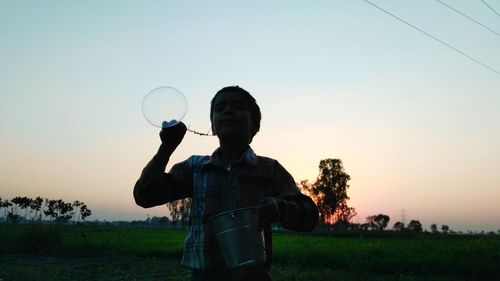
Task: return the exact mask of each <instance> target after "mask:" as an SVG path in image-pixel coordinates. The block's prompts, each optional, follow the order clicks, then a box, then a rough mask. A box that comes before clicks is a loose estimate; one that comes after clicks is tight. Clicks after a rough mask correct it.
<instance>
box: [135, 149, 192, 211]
mask: <svg viewBox="0 0 500 281" xmlns="http://www.w3.org/2000/svg"><path fill="white" fill-rule="evenodd" d="M191 162H192V161H191V158H190V159H188V160H186V161H183V162H181V163H178V164H175V165H174V166H173V167H172V169H171V170H170V172H169V173H165V171H163V170H162V169H161V168H160V167H159V165H158V164H157V163H156V160H155V158H154V157H153V159H151V161H149V163H148V164H147V165H146V167H144V169H143V170H142V173H141V176H140V177H139V179H138V180H137V182H136V184H135V186H134V199H135V202H136V204H137V205H139V206H141V207H144V208H150V207H154V206H158V205H163V204H165V203H167V202H170V201H175V200H178V199H183V198H187V197H190V196H191V195H192V193H193V191H192V190H193V189H192V165H190V164H191Z"/></svg>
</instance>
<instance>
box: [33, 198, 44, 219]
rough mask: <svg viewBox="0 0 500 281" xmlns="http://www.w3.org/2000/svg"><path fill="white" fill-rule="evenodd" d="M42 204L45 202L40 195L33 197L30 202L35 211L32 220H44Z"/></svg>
mask: <svg viewBox="0 0 500 281" xmlns="http://www.w3.org/2000/svg"><path fill="white" fill-rule="evenodd" d="M42 204H43V198H42V197H40V196H38V197H36V198H35V199H32V200H31V202H30V208H31V210H32V211H33V213H34V214H33V216H32V217H31V221H32V222H35V220H38V221H39V222H40V221H42V213H41V209H42Z"/></svg>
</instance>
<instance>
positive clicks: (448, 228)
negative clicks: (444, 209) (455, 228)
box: [441, 224, 450, 233]
mask: <svg viewBox="0 0 500 281" xmlns="http://www.w3.org/2000/svg"><path fill="white" fill-rule="evenodd" d="M441 230H442V231H443V233H448V231H450V227H449V226H447V225H445V224H443V225H441Z"/></svg>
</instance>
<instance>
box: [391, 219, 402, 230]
mask: <svg viewBox="0 0 500 281" xmlns="http://www.w3.org/2000/svg"><path fill="white" fill-rule="evenodd" d="M392 229H393V230H395V231H404V230H405V224H404V223H402V222H400V221H398V222H396V223H394V225H393V226H392Z"/></svg>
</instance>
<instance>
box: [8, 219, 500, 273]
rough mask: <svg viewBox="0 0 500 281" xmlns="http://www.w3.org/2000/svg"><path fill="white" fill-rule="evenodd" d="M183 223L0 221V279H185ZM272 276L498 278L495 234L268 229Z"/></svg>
mask: <svg viewBox="0 0 500 281" xmlns="http://www.w3.org/2000/svg"><path fill="white" fill-rule="evenodd" d="M185 234H186V231H185V230H174V229H161V228H134V227H104V226H99V227H97V226H93V227H90V226H78V227H76V226H36V225H0V237H1V239H0V254H1V257H0V280H1V281H3V280H187V279H188V274H189V273H188V271H187V270H186V269H184V268H182V267H181V266H180V258H181V256H182V243H183V240H184V237H185ZM273 237H274V238H273V242H274V243H273V253H274V262H273V270H272V273H273V277H274V279H273V280H277V281H280V280H283V281H284V280H405V281H406V280H408V281H410V280H411V281H413V280H457V281H458V280H500V237H499V236H494V235H491V236H490V235H488V236H465V235H464V236H451V235H431V234H421V235H394V234H389V233H387V234H363V235H359V234H358V235H354V234H344V235H298V234H292V233H275V234H274V235H273Z"/></svg>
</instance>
